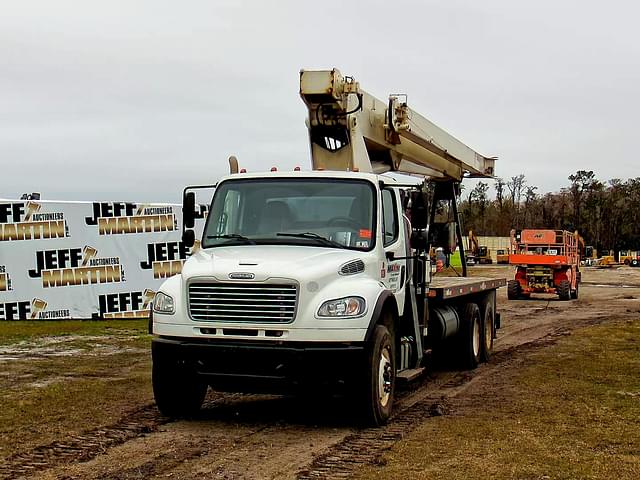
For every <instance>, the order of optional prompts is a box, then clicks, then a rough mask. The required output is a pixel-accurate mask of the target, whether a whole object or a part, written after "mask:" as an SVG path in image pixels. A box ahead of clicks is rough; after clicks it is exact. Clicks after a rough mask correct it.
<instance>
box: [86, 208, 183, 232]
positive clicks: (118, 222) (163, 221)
mask: <svg viewBox="0 0 640 480" xmlns="http://www.w3.org/2000/svg"><path fill="white" fill-rule="evenodd" d="M173 209H174V207H173V206H170V205H160V206H154V205H145V204H137V203H127V202H93V215H92V216H91V217H85V219H84V221H85V223H86V224H87V225H93V226H97V227H98V233H99V234H100V235H121V234H127V233H149V232H172V231H174V230H177V229H178V221H177V218H176V215H175V213H174V211H173Z"/></svg>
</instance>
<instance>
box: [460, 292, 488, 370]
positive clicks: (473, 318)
mask: <svg viewBox="0 0 640 480" xmlns="http://www.w3.org/2000/svg"><path fill="white" fill-rule="evenodd" d="M461 320H462V330H461V332H460V353H461V356H462V362H463V367H464V368H467V369H469V370H471V369H474V368H476V367H477V366H478V364H479V363H480V356H481V354H482V341H483V340H482V337H483V335H482V334H483V332H482V317H481V316H480V309H479V308H478V305H476V304H475V303H467V304H466V305H465V306H464V308H463V310H462V318H461Z"/></svg>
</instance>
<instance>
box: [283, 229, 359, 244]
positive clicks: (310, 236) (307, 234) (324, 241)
mask: <svg viewBox="0 0 640 480" xmlns="http://www.w3.org/2000/svg"><path fill="white" fill-rule="evenodd" d="M276 235H277V236H278V237H294V238H308V239H311V240H318V241H319V242H320V243H322V244H323V245H327V246H330V247H338V248H347V247H346V246H345V245H343V244H341V243H338V242H334V241H333V240H330V239H328V238H327V237H323V236H322V235H318V234H317V233H313V232H302V233H276Z"/></svg>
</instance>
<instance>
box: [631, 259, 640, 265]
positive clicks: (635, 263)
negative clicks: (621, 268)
mask: <svg viewBox="0 0 640 480" xmlns="http://www.w3.org/2000/svg"><path fill="white" fill-rule="evenodd" d="M638 265H640V262H639V261H638V259H637V258H634V259H632V260H631V266H632V267H637V266H638Z"/></svg>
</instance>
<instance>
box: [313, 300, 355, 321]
mask: <svg viewBox="0 0 640 480" xmlns="http://www.w3.org/2000/svg"><path fill="white" fill-rule="evenodd" d="M366 310H367V303H366V302H365V301H364V298H362V297H344V298H337V299H336V300H328V301H326V302H324V303H323V304H322V305H321V306H320V308H319V309H318V316H319V317H336V318H344V317H358V316H360V315H362V314H363V313H364V312H365V311H366Z"/></svg>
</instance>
